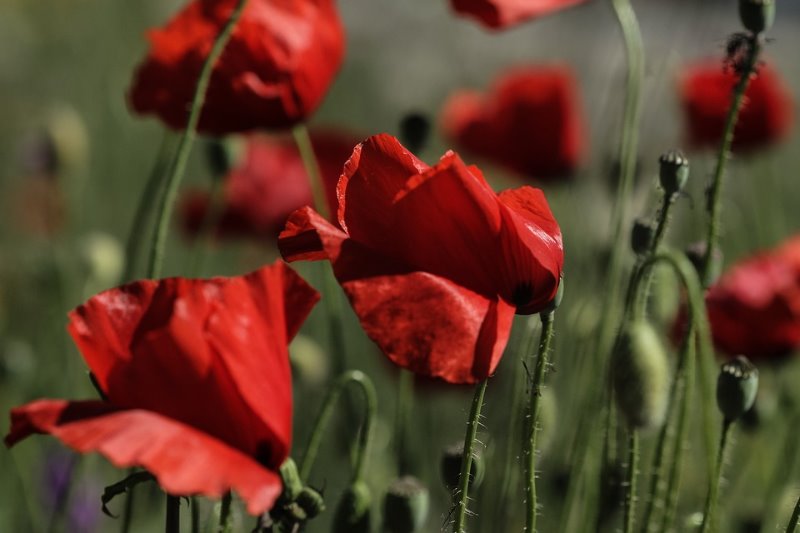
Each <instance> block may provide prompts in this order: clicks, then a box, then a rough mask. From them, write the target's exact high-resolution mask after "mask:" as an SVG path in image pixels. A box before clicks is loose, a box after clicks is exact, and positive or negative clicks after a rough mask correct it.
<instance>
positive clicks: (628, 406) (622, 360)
mask: <svg viewBox="0 0 800 533" xmlns="http://www.w3.org/2000/svg"><path fill="white" fill-rule="evenodd" d="M612 371H613V376H614V387H615V392H616V396H617V402H618V404H619V409H620V411H621V412H622V414H623V415H624V416H625V419H626V420H627V421H628V424H629V425H630V426H631V427H634V428H640V429H648V428H654V427H658V426H660V425H661V423H662V422H663V420H664V415H665V414H666V410H667V404H668V400H669V382H670V380H669V363H668V361H667V354H666V352H665V351H664V347H663V345H662V344H661V340H660V339H659V338H658V334H657V333H656V331H655V329H653V326H651V325H650V324H649V323H648V322H645V321H644V320H636V321H633V322H631V323H629V324H628V325H627V326H626V327H625V328H624V329H623V331H622V333H621V334H620V338H619V341H618V343H617V349H616V350H615V352H614V360H613V369H612Z"/></svg>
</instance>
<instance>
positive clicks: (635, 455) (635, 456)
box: [624, 428, 639, 533]
mask: <svg viewBox="0 0 800 533" xmlns="http://www.w3.org/2000/svg"><path fill="white" fill-rule="evenodd" d="M638 470H639V430H637V429H636V428H630V440H629V442H628V489H627V491H626V492H625V526H624V531H625V533H633V523H634V519H635V517H636V481H637V478H638V476H637V474H638V473H639V472H638Z"/></svg>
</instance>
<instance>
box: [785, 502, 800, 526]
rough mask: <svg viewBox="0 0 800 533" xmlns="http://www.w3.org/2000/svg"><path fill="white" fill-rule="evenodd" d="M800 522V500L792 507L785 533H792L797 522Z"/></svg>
mask: <svg viewBox="0 0 800 533" xmlns="http://www.w3.org/2000/svg"><path fill="white" fill-rule="evenodd" d="M798 520H800V498H798V500H797V503H796V504H795V506H794V511H793V512H792V517H791V518H790V519H789V525H787V526H786V533H794V531H795V530H796V529H797V521H798Z"/></svg>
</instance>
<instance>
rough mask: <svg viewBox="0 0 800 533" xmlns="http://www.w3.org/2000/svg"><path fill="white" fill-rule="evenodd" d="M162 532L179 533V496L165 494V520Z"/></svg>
mask: <svg viewBox="0 0 800 533" xmlns="http://www.w3.org/2000/svg"><path fill="white" fill-rule="evenodd" d="M164 531H165V533H180V531H181V499H180V497H179V496H171V495H169V494H167V520H166V524H165V526H164Z"/></svg>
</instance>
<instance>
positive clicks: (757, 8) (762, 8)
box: [739, 0, 775, 34]
mask: <svg viewBox="0 0 800 533" xmlns="http://www.w3.org/2000/svg"><path fill="white" fill-rule="evenodd" d="M739 18H740V19H741V20H742V25H743V26H744V27H745V28H747V29H748V30H750V31H751V32H753V33H755V34H759V33H761V32H764V31H766V30H768V29H770V28H771V27H772V23H773V22H775V0H739Z"/></svg>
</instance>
